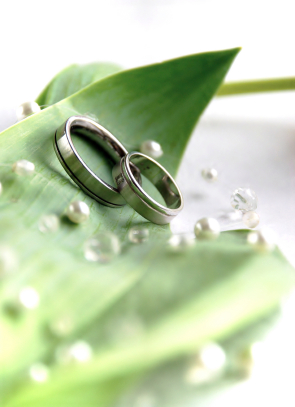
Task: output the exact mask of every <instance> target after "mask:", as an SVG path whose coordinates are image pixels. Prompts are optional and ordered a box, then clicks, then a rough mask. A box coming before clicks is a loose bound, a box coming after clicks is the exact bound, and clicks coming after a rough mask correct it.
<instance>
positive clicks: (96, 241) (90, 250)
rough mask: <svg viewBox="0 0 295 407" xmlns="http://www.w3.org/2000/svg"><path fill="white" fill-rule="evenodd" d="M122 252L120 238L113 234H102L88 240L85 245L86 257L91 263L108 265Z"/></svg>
mask: <svg viewBox="0 0 295 407" xmlns="http://www.w3.org/2000/svg"><path fill="white" fill-rule="evenodd" d="M120 252H121V244H120V241H119V239H118V237H117V236H116V235H115V234H114V233H111V232H105V233H100V234H98V235H96V236H94V237H93V238H91V239H89V240H87V242H86V243H85V245H84V256H85V258H86V259H87V260H89V261H98V262H100V263H107V262H109V261H111V260H112V259H113V258H114V257H116V256H117V255H118V254H120Z"/></svg>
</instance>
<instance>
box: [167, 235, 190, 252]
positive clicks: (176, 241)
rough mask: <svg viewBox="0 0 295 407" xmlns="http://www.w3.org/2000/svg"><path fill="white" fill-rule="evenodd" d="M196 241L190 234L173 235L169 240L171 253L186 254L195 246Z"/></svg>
mask: <svg viewBox="0 0 295 407" xmlns="http://www.w3.org/2000/svg"><path fill="white" fill-rule="evenodd" d="M195 243H196V239H195V238H194V236H193V235H190V234H179V235H172V236H171V237H170V239H169V240H168V247H169V248H170V250H171V251H173V252H175V253H178V252H184V251H186V250H188V249H189V248H191V247H192V246H194V245H195Z"/></svg>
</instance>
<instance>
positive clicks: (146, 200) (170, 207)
mask: <svg viewBox="0 0 295 407" xmlns="http://www.w3.org/2000/svg"><path fill="white" fill-rule="evenodd" d="M132 164H133V165H135V166H136V167H137V168H138V169H139V170H140V173H141V174H143V175H145V176H146V178H148V179H149V181H151V182H152V184H153V185H154V186H155V187H156V188H157V190H158V191H159V192H160V194H161V195H162V197H163V198H164V201H165V203H166V205H167V206H163V205H161V204H160V203H158V202H156V201H155V200H154V199H153V198H151V197H150V196H149V195H148V194H147V193H146V192H145V191H144V190H143V188H142V187H141V185H140V184H139V183H138V182H137V180H136V178H135V177H134V175H133V173H132ZM113 178H114V180H115V182H116V184H117V188H118V190H119V191H120V193H121V194H122V196H123V197H124V199H125V200H126V201H127V202H128V203H129V205H130V206H132V208H133V209H135V210H136V212H138V213H139V214H140V215H141V216H143V217H144V218H146V219H148V220H149V221H151V222H153V223H157V224H159V225H165V224H166V223H170V222H171V221H172V219H173V218H174V217H175V216H176V215H178V214H179V212H180V211H181V210H182V208H183V198H182V194H181V192H180V190H179V188H178V186H177V184H176V182H175V181H174V179H173V178H172V176H171V175H170V174H169V173H168V172H167V171H166V170H165V168H163V167H162V166H161V165H160V164H159V163H158V162H157V161H155V160H153V159H152V158H150V157H148V156H146V155H144V154H142V153H137V152H132V153H130V154H127V155H126V156H125V157H123V158H122V159H121V161H120V162H119V163H117V164H116V165H115V167H114V168H113Z"/></svg>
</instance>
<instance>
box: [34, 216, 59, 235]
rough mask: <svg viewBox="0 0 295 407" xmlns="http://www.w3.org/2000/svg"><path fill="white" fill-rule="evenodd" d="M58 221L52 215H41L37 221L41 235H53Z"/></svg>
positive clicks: (57, 226) (56, 217)
mask: <svg viewBox="0 0 295 407" xmlns="http://www.w3.org/2000/svg"><path fill="white" fill-rule="evenodd" d="M59 225H60V221H59V218H58V216H56V215H54V214H48V215H43V216H41V218H40V219H39V223H38V227H39V230H40V232H42V233H54V232H56V231H57V230H58V228H59Z"/></svg>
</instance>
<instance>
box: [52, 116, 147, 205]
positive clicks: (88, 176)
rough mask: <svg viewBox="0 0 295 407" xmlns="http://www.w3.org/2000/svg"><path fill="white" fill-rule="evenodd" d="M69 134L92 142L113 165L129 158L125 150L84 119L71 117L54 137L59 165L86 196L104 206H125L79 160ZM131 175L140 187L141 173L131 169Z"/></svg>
mask: <svg viewBox="0 0 295 407" xmlns="http://www.w3.org/2000/svg"><path fill="white" fill-rule="evenodd" d="M72 131H74V132H75V134H78V135H82V136H86V137H88V138H90V139H91V140H93V141H94V142H95V143H96V144H97V145H98V146H99V147H100V148H102V149H103V150H104V151H105V152H106V153H107V154H108V155H109V156H110V157H111V159H112V160H113V161H114V162H115V163H117V162H118V161H120V159H121V158H122V157H124V156H125V155H126V154H128V151H127V150H126V148H125V147H124V146H123V145H122V144H121V143H120V142H119V140H117V139H116V137H114V136H113V135H112V134H111V133H110V132H109V131H108V130H106V129H105V128H104V127H102V126H101V125H100V124H98V123H96V122H95V121H93V120H91V119H89V118H87V117H84V116H72V117H70V118H69V119H67V121H66V122H65V123H64V124H63V125H62V126H60V127H59V128H58V129H57V130H56V133H55V136H54V149H55V152H56V154H57V157H58V159H59V161H60V163H61V165H62V166H63V167H64V169H65V170H66V172H67V173H68V174H69V176H70V177H71V178H72V180H73V181H74V182H75V183H76V184H77V185H78V186H79V187H80V188H81V189H82V190H83V191H84V192H85V193H86V194H88V195H90V196H91V197H92V198H94V199H95V200H96V201H98V202H100V203H102V204H103V205H106V206H111V207H115V208H116V207H121V206H123V205H125V204H126V201H125V200H124V198H123V197H122V195H121V194H120V193H119V191H118V190H117V189H116V188H114V187H113V186H111V185H109V184H108V183H106V182H105V181H103V180H102V179H101V178H99V177H98V176H97V175H96V174H95V173H94V172H93V171H92V170H91V169H90V168H89V167H88V166H87V165H86V164H85V162H84V161H83V160H82V158H81V157H80V155H79V154H78V152H77V150H76V148H75V147H74V144H73V141H72V137H71V133H72ZM132 171H133V172H134V175H135V177H136V178H137V180H138V182H139V183H140V182H141V181H140V173H139V172H138V171H137V169H136V168H135V167H134V166H133V167H132Z"/></svg>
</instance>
